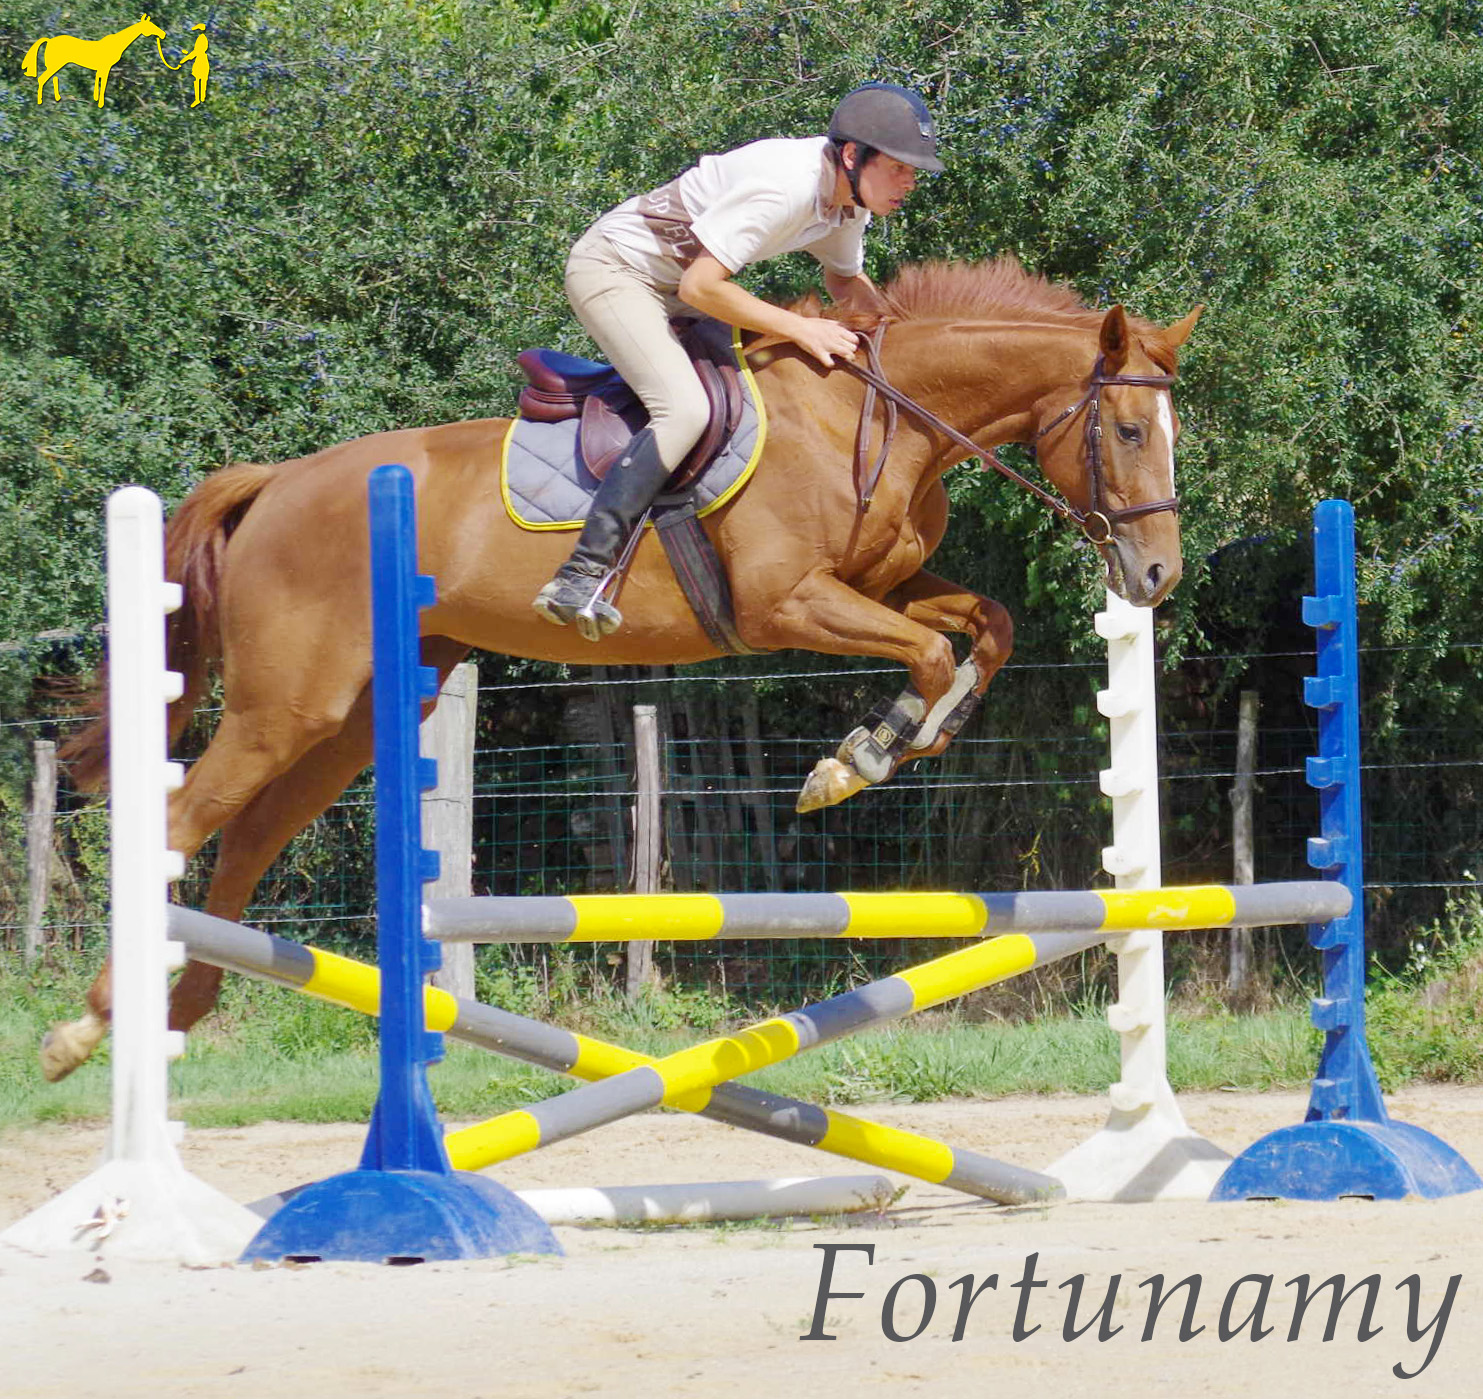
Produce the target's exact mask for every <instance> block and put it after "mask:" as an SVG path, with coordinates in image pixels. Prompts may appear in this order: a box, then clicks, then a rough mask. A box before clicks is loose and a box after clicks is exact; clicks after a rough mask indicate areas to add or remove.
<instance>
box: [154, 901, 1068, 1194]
mask: <svg viewBox="0 0 1483 1399" xmlns="http://www.w3.org/2000/svg"><path fill="white" fill-rule="evenodd" d="M171 928H172V931H173V932H174V933H175V935H176V936H178V937H179V938H180V939H181V940H182V941H183V942H184V943H185V944H186V946H187V947H188V948H189V950H190V955H191V956H192V957H193V958H194V959H195V960H196V961H198V962H209V963H211V964H212V965H213V966H218V967H225V968H226V969H227V970H229V971H234V972H238V973H240V974H242V975H245V976H252V977H257V978H259V979H261V980H264V981H272V982H276V983H277V984H278V985H281V986H289V987H292V988H294V989H296V990H300V991H302V992H303V993H304V994H305V995H309V996H314V997H316V998H317V999H320V1000H325V1001H329V1002H331V1003H332V1004H335V1005H341V1006H345V1007H347V1008H348V1009H351V1010H357V1011H360V1012H362V1013H363V1014H367V1015H375V1014H377V1013H378V1011H379V1007H380V996H381V990H380V978H379V975H378V973H377V971H376V969H375V968H374V967H369V966H366V965H365V964H364V963H362V962H357V961H354V960H352V959H351V958H349V957H344V956H341V955H340V954H339V953H335V952H326V951H324V950H323V949H321V948H316V947H306V946H304V945H303V944H301V943H296V942H290V941H288V940H287V939H285V938H280V937H275V936H273V935H272V934H271V933H265V932H262V931H260V930H258V929H255V928H244V927H243V926H242V925H241V924H238V923H231V922H228V921H227V920H225V919H222V918H215V917H213V916H212V915H210V914H207V913H201V912H198V911H197V910H195V909H184V908H174V909H172V910H171ZM424 996H425V1001H424V1004H425V1007H426V1015H427V1022H428V1024H429V1025H432V1026H434V1027H435V1028H437V1029H439V1030H441V1031H443V1032H444V1033H445V1034H447V1035H448V1036H449V1037H450V1038H452V1039H456V1040H461V1041H463V1042H464V1043H467V1044H474V1045H478V1046H479V1047H480V1048H482V1049H488V1050H491V1051H493V1052H494V1053H496V1054H502V1055H505V1056H506V1057H508V1058H512V1059H518V1060H520V1061H521V1062H523V1063H528V1064H538V1065H540V1066H541V1067H542V1068H546V1069H550V1070H552V1071H554V1072H556V1073H564V1074H570V1075H572V1076H573V1077H574V1078H580V1079H583V1080H584V1081H587V1082H595V1081H597V1080H600V1079H606V1078H612V1077H614V1076H615V1075H617V1074H620V1073H624V1072H626V1071H628V1070H629V1069H636V1068H642V1067H644V1066H646V1065H651V1064H653V1063H654V1060H653V1059H652V1058H650V1057H649V1056H648V1055H644V1054H639V1053H636V1052H635V1051H633V1050H631V1049H624V1048H622V1047H621V1046H618V1045H614V1044H608V1043H605V1042H604V1041H602V1040H598V1039H593V1038H592V1037H590V1036H588V1035H579V1034H575V1033H574V1032H572V1031H570V1030H563V1029H560V1028H559V1027H557V1026H554V1025H547V1024H546V1023H544V1022H543V1021H540V1020H531V1019H528V1018H527V1017H525V1016H521V1015H516V1014H514V1013H513V1012H512V1011H507V1010H501V1009H500V1008H499V1007H497V1006H490V1005H484V1004H483V1003H481V1002H479V1001H468V1000H459V999H455V998H454V997H453V996H450V995H449V994H448V993H447V992H445V991H442V990H440V989H439V988H437V987H433V986H429V987H427V988H425V990H424ZM672 1106H674V1107H676V1108H679V1109H681V1110H683V1111H693V1112H696V1113H698V1114H699V1115H700V1116H702V1117H709V1118H713V1119H714V1120H716V1121H718V1122H722V1123H725V1124H726V1125H727V1126H731V1127H740V1128H743V1129H744V1130H746V1131H751V1132H757V1133H759V1134H761V1135H763V1136H769V1137H775V1138H777V1139H778V1140H780V1141H786V1142H792V1143H794V1144H796V1145H798V1146H807V1147H814V1148H816V1149H818V1150H820V1151H825V1152H829V1153H830V1154H832V1155H835V1156H841V1157H844V1158H846V1159H848V1160H852V1161H860V1162H863V1163H865V1164H866V1165H871V1166H876V1167H879V1168H881V1169H884V1170H890V1171H895V1172H897V1173H899V1174H901V1175H906V1176H913V1177H915V1178H916V1179H918V1180H925V1181H928V1182H930V1183H931V1184H934V1185H946V1186H949V1187H950V1188H952V1189H954V1190H961V1191H963V1192H964V1193H965V1194H968V1195H976V1196H978V1197H979V1198H980V1199H985V1200H993V1201H995V1202H996V1203H998V1204H1026V1203H1029V1202H1031V1201H1037V1200H1048V1199H1056V1198H1059V1197H1060V1195H1061V1193H1062V1191H1061V1187H1060V1184H1059V1182H1057V1181H1055V1180H1052V1179H1051V1178H1050V1177H1049V1176H1046V1175H1042V1174H1041V1173H1040V1172H1038V1171H1032V1170H1027V1169H1026V1168H1024V1167H1022V1166H1014V1165H1010V1164H1008V1163H1006V1162H1003V1161H997V1160H995V1159H994V1158H992V1157H989V1156H984V1155H981V1154H980V1153H978V1152H976V1151H969V1150H967V1149H965V1148H963V1147H957V1146H949V1145H948V1144H947V1143H945V1142H940V1141H935V1140H933V1139H932V1138H931V1137H925V1136H922V1135H920V1134H919V1133H916V1132H908V1131H905V1130H903V1129H902V1128H899V1127H888V1126H886V1125H884V1124H883V1123H879V1122H871V1121H869V1120H867V1119H864V1118H860V1117H856V1116H854V1115H852V1114H850V1113H845V1112H841V1111H839V1110H838V1109H837V1108H821V1107H816V1106H814V1105H813V1104H812V1103H803V1102H799V1101H798V1100H797V1099H794V1098H788V1097H784V1096H783V1095H782V1094H780V1093H768V1092H763V1091H761V1090H759V1089H756V1088H751V1087H749V1086H747V1085H746V1084H740V1083H723V1084H718V1085H717V1086H716V1087H715V1088H713V1089H712V1090H711V1091H710V1093H709V1094H708V1095H704V1096H703V1097H697V1098H696V1099H695V1100H693V1101H692V1100H688V1099H687V1100H686V1101H684V1102H678V1103H674V1104H672ZM454 1150H455V1154H454V1156H453V1158H452V1160H453V1164H454V1165H455V1166H457V1167H460V1168H471V1166H472V1165H473V1164H475V1162H474V1160H473V1158H465V1157H463V1156H461V1155H459V1154H458V1148H457V1146H456V1145H455V1149H454ZM752 1184H753V1185H758V1184H765V1183H762V1182H752ZM837 1188H838V1189H839V1190H841V1191H843V1192H844V1196H845V1198H853V1197H854V1195H855V1194H857V1193H858V1187H857V1185H856V1184H855V1183H853V1182H852V1181H847V1182H846V1183H844V1184H841V1185H839V1186H838V1187H837ZM694 1189H696V1190H704V1189H706V1187H700V1186H697V1187H694ZM517 1193H520V1192H517ZM759 1198H761V1199H763V1200H764V1201H766V1202H767V1203H770V1204H776V1203H777V1200H776V1198H775V1197H774V1196H772V1195H763V1196H761V1197H759ZM259 1203H261V1202H259ZM253 1208H254V1209H258V1205H254V1206H253ZM259 1212H260V1213H261V1212H262V1211H261V1210H259Z"/></svg>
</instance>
